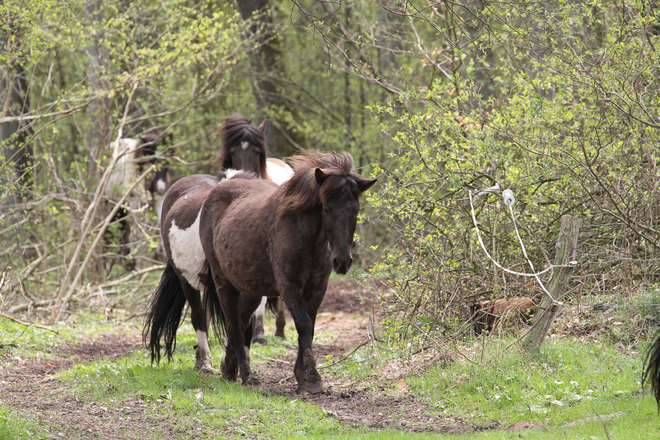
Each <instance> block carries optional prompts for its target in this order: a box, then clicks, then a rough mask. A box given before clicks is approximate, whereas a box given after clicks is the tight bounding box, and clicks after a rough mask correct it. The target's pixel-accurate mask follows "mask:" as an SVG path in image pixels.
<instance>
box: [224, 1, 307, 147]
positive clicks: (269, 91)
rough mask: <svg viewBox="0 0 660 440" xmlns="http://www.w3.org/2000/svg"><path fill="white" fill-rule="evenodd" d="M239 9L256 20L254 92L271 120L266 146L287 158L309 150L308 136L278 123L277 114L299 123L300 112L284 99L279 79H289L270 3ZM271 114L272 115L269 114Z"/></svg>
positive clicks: (252, 58)
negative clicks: (283, 114)
mask: <svg viewBox="0 0 660 440" xmlns="http://www.w3.org/2000/svg"><path fill="white" fill-rule="evenodd" d="M236 7H237V9H238V11H239V13H240V14H241V18H242V19H243V20H245V21H248V20H253V22H252V25H251V26H250V33H252V34H253V35H256V42H257V47H256V48H255V49H254V50H252V51H251V52H250V63H251V65H252V72H251V77H252V90H253V91H254V97H255V99H256V102H257V107H258V108H259V112H260V113H261V116H263V117H268V118H269V123H268V125H267V127H266V132H265V133H266V146H267V148H268V151H270V152H271V154H274V155H276V156H287V155H290V154H293V153H295V152H296V151H298V150H299V149H304V148H306V147H307V145H306V144H307V142H306V140H305V137H304V134H303V133H302V131H300V130H293V128H294V127H292V126H291V124H290V123H289V122H285V121H284V120H279V119H276V118H274V117H273V116H272V114H273V113H278V114H279V113H281V112H285V113H289V114H291V116H292V119H293V120H296V119H297V111H296V109H295V108H293V107H292V106H290V105H289V103H288V102H287V101H286V100H284V99H283V97H282V92H281V90H280V87H279V85H278V84H277V83H276V82H275V81H274V79H273V78H276V77H282V78H285V77H286V72H285V71H284V66H282V64H281V62H280V58H281V57H280V39H279V37H278V35H277V34H276V33H275V32H274V31H273V17H272V15H271V13H270V11H269V2H268V0H237V1H236ZM269 110H270V112H269Z"/></svg>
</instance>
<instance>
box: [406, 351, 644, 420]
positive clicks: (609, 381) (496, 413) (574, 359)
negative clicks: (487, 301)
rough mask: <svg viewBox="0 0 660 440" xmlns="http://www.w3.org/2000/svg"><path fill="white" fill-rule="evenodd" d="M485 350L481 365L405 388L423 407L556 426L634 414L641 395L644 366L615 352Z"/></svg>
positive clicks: (445, 371)
mask: <svg viewBox="0 0 660 440" xmlns="http://www.w3.org/2000/svg"><path fill="white" fill-rule="evenodd" d="M495 345H496V344H489V345H487V346H486V353H484V356H483V358H482V359H481V360H480V363H479V364H473V363H467V362H455V363H453V364H451V365H449V366H445V367H440V368H437V367H436V368H432V369H430V370H429V371H428V372H426V373H425V374H422V375H420V376H419V377H415V378H410V379H409V381H408V383H409V384H410V385H411V387H412V389H413V390H414V391H417V392H419V393H420V394H421V395H422V396H423V397H424V399H425V402H427V403H428V404H430V405H431V406H434V407H437V408H442V411H443V412H445V413H449V414H454V415H470V414H478V420H480V421H488V420H497V421H499V422H501V423H503V424H507V423H514V422H519V421H530V422H540V423H543V424H545V425H547V424H550V425H554V426H559V425H562V424H565V423H569V422H571V421H574V420H577V419H582V418H587V417H590V416H592V415H593V412H594V409H595V410H596V411H598V412H599V413H600V414H610V413H613V412H617V411H621V410H623V409H629V408H630V407H631V406H632V405H638V404H639V402H640V397H638V396H637V393H638V392H639V375H640V360H639V358H638V357H637V356H636V355H631V354H620V353H619V352H618V350H617V347H614V346H610V345H604V344H598V345H595V344H586V345H585V344H582V343H579V342H576V341H571V340H566V339H564V340H558V339H553V340H548V341H546V342H545V344H544V346H543V348H542V353H541V354H539V355H537V356H527V355H524V354H520V353H519V352H517V351H515V350H508V351H504V352H502V351H501V349H502V347H501V346H500V347H496V346H495Z"/></svg>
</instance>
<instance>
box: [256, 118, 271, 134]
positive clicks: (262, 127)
mask: <svg viewBox="0 0 660 440" xmlns="http://www.w3.org/2000/svg"><path fill="white" fill-rule="evenodd" d="M267 121H268V119H264V120H263V121H261V124H259V127H257V128H258V129H259V131H260V132H262V133H263V132H264V130H266V122H267Z"/></svg>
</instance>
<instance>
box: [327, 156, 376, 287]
mask: <svg viewBox="0 0 660 440" xmlns="http://www.w3.org/2000/svg"><path fill="white" fill-rule="evenodd" d="M314 177H315V178H316V183H317V184H318V185H319V187H320V189H321V204H322V206H323V207H322V209H321V212H322V219H323V231H324V232H325V235H326V236H327V237H328V243H329V244H330V249H331V251H330V261H331V262H332V268H333V269H334V271H335V272H336V273H338V274H340V275H344V274H346V273H347V272H348V270H349V269H350V268H351V265H352V264H353V256H352V254H351V246H352V245H353V235H354V234H355V227H356V225H357V217H358V211H359V210H360V200H359V196H360V195H361V194H362V193H363V192H365V191H366V190H368V189H369V188H371V187H372V186H373V185H374V183H376V179H366V178H364V177H362V176H360V175H359V174H357V173H355V172H350V173H342V172H339V170H338V169H335V168H332V167H331V168H326V169H322V168H316V169H315V170H314Z"/></svg>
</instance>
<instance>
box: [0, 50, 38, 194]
mask: <svg viewBox="0 0 660 440" xmlns="http://www.w3.org/2000/svg"><path fill="white" fill-rule="evenodd" d="M27 89H28V82H27V79H26V77H25V69H24V67H23V66H21V64H20V63H16V64H15V66H13V67H8V68H7V69H5V70H4V71H2V79H1V80H0V90H3V91H4V93H2V94H0V96H1V97H2V111H1V113H0V114H1V115H2V116H5V117H6V116H15V117H16V116H21V115H23V114H25V113H27V112H29V111H30V100H29V96H28V90H27ZM28 135H29V126H28V124H27V123H22V122H20V121H13V122H6V123H4V124H0V146H1V147H0V153H1V154H0V156H3V157H4V161H5V163H7V164H8V165H11V166H12V167H13V173H14V176H11V175H10V174H11V173H10V172H9V170H7V171H4V172H3V171H0V172H3V174H4V173H8V174H5V176H3V177H2V178H1V179H0V186H1V187H4V186H5V184H6V183H11V184H12V185H13V186H14V188H15V189H14V190H13V191H12V192H11V196H10V197H9V198H8V201H9V203H10V204H16V203H20V202H21V199H22V198H24V197H26V196H27V189H28V187H29V186H30V183H31V182H32V178H31V173H30V170H29V165H30V160H31V158H32V147H31V145H30V144H29V143H28ZM5 179H7V180H11V182H7V180H5Z"/></svg>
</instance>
